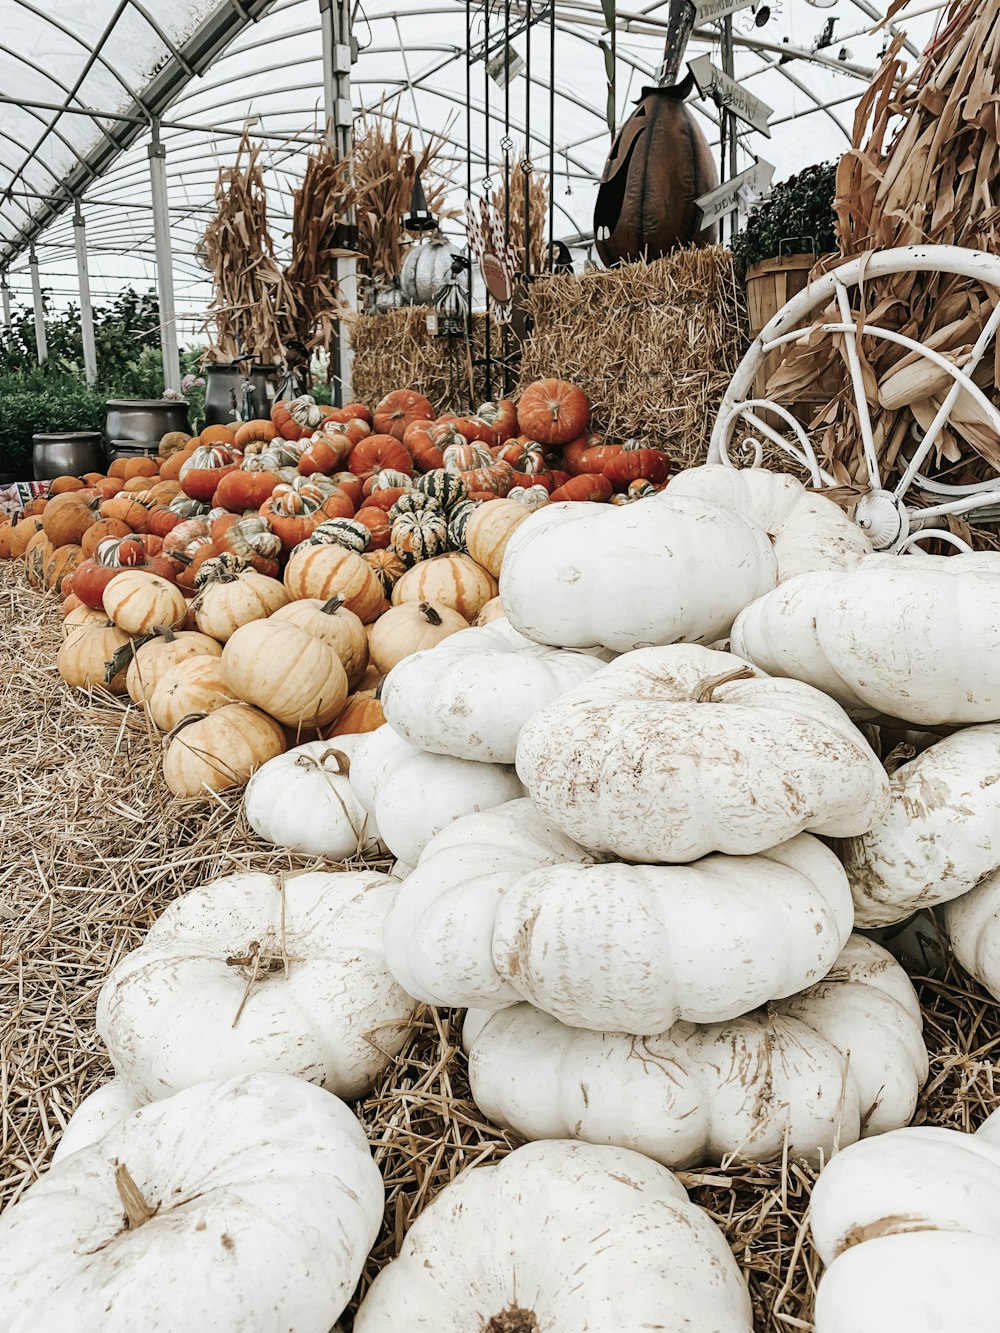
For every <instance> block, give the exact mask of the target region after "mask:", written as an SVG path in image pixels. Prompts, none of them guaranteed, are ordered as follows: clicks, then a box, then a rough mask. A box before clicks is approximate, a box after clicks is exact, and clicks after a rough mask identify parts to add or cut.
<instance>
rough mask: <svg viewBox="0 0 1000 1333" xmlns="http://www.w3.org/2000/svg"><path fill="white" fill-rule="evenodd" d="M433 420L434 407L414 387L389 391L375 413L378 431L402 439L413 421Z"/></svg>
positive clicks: (375, 424)
mask: <svg viewBox="0 0 1000 1333" xmlns="http://www.w3.org/2000/svg"><path fill="white" fill-rule="evenodd" d="M433 420H434V408H433V407H432V406H431V404H430V402H429V401H428V399H426V398H425V397H424V396H423V394H421V393H415V392H414V390H413V389H396V390H394V392H392V393H387V394H386V396H385V397H384V398H383V399H382V401H381V402H380V403H379V404H378V406H377V407H376V408H375V412H374V414H373V422H374V426H375V431H376V433H377V434H379V435H392V436H393V437H394V438H395V439H397V440H400V441H401V440H402V438H403V435H404V433H405V431H406V428H407V426H409V425H410V423H411V422H414V421H433Z"/></svg>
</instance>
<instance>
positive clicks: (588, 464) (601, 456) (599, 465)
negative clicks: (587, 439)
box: [576, 444, 623, 476]
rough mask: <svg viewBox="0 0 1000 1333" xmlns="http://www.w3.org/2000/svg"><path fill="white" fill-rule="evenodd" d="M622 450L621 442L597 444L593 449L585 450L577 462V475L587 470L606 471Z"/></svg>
mask: <svg viewBox="0 0 1000 1333" xmlns="http://www.w3.org/2000/svg"><path fill="white" fill-rule="evenodd" d="M622 452H623V447H622V445H620V444H597V445H595V446H594V447H593V449H587V450H585V451H584V453H582V454H581V455H580V458H579V460H578V462H577V469H576V473H577V476H583V475H584V474H585V473H587V472H593V473H602V472H604V470H605V468H606V467H607V466H608V464H609V463H610V462H611V460H612V459H613V458H616V457H617V456H618V454H620V453H622Z"/></svg>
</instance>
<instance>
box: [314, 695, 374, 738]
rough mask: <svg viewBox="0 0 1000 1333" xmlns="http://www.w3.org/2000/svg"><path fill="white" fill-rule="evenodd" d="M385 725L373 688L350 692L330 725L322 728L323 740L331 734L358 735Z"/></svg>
mask: <svg viewBox="0 0 1000 1333" xmlns="http://www.w3.org/2000/svg"><path fill="white" fill-rule="evenodd" d="M384 725H385V713H383V712H382V704H381V702H380V701H379V700H378V699H377V698H376V697H375V693H374V691H373V690H365V691H364V692H363V693H358V694H352V695H351V697H350V698H349V699H348V701H347V704H346V706H345V708H344V711H343V712H342V713H341V715H340V717H338V718H337V720H336V722H334V723H333V725H332V726H329V727H324V728H323V738H324V740H329V739H330V738H331V737H332V736H359V735H362V734H363V733H364V732H366V731H378V729H379V727H382V726H384Z"/></svg>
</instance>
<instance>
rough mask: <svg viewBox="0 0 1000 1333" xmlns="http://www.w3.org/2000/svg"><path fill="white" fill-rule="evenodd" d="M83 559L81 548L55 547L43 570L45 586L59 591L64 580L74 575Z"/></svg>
mask: <svg viewBox="0 0 1000 1333" xmlns="http://www.w3.org/2000/svg"><path fill="white" fill-rule="evenodd" d="M82 559H83V552H82V551H81V550H80V547H79V546H72V545H69V546H56V547H54V548H53V550H52V552H51V554H49V555H47V557H46V560H45V564H44V567H43V569H42V584H43V586H44V587H46V588H48V589H50V590H51V589H53V588H56V589H58V587H59V585H60V583H61V582H62V581H63V579H64V578H65V577H66V576H67V575H68V574H72V573H73V571H74V570H75V569H76V567H77V565H78V564H79V563H80V561H81V560H82Z"/></svg>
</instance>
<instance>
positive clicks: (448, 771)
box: [351, 726, 524, 865]
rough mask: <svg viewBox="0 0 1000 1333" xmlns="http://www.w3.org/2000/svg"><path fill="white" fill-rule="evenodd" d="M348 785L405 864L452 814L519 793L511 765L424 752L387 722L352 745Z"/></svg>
mask: <svg viewBox="0 0 1000 1333" xmlns="http://www.w3.org/2000/svg"><path fill="white" fill-rule="evenodd" d="M351 786H352V787H353V789H354V794H355V796H356V797H357V799H358V800H359V801H360V802H361V804H362V805H363V806H364V808H365V809H366V810H367V811H368V813H369V814H370V815H371V816H372V818H373V819H374V820H375V823H376V825H377V826H378V831H379V837H380V838H381V840H382V842H383V843H385V845H386V847H388V848H389V850H390V851H391V852H392V854H393V856H395V857H397V858H398V860H400V861H404V862H406V864H408V865H416V863H417V861H418V860H419V858H420V853H421V852H422V851H423V850H424V848H425V847H426V846H427V844H428V843H429V842H430V840H431V838H433V837H434V835H435V833H440V831H441V830H442V829H443V828H445V827H446V826H447V825H448V824H450V823H451V822H452V821H453V820H455V819H461V817H462V815H468V814H471V813H472V812H473V811H474V810H492V809H493V807H494V806H495V805H503V803H504V802H505V801H513V800H515V799H516V798H517V797H518V796H523V795H524V788H523V787H522V786H521V784H520V782H519V781H518V780H517V774H516V773H515V772H514V769H513V768H511V767H510V766H507V765H501V764H480V763H477V762H476V761H475V760H470V759H453V758H452V757H451V756H450V755H443V754H427V753H425V751H423V750H418V749H416V747H415V746H412V745H411V744H410V743H409V741H405V740H404V739H403V738H402V736H397V734H396V733H395V732H394V731H393V729H392V727H389V726H384V727H379V728H378V730H377V731H370V732H368V733H367V735H366V736H365V737H364V738H363V740H362V742H361V744H359V746H358V748H357V749H356V750H355V752H354V757H353V758H352V760H351Z"/></svg>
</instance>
